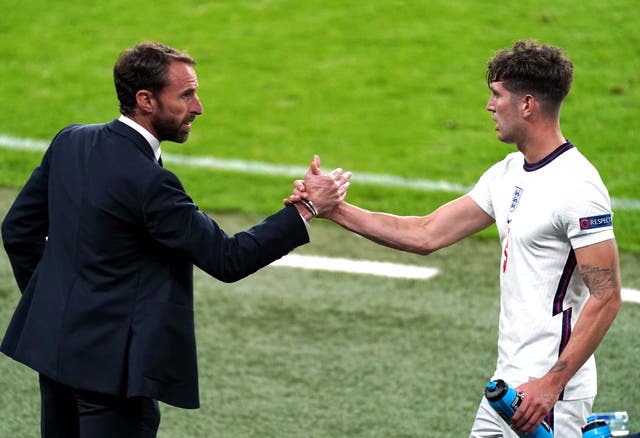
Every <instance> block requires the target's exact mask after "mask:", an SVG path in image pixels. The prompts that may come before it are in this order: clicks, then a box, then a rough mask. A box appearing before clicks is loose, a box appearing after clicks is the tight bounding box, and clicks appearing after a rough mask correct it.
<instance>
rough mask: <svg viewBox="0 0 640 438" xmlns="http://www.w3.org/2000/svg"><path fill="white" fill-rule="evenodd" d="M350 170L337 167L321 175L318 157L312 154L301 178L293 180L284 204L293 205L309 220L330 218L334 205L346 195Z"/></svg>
mask: <svg viewBox="0 0 640 438" xmlns="http://www.w3.org/2000/svg"><path fill="white" fill-rule="evenodd" d="M349 178H351V172H343V170H342V169H340V168H337V169H334V170H332V171H331V172H329V173H328V174H327V175H323V174H322V172H321V171H320V157H318V156H317V155H314V157H313V160H312V161H311V165H310V166H309V170H308V171H307V174H306V175H305V176H304V179H303V180H295V181H294V182H293V185H294V189H293V192H292V194H291V196H289V197H288V198H285V199H283V200H282V202H284V204H285V205H294V206H295V207H296V208H297V209H298V212H299V213H300V214H301V215H302V217H303V218H304V219H305V220H307V221H309V220H310V219H311V218H314V217H322V218H330V216H331V213H332V212H333V210H334V209H335V208H336V206H337V205H338V204H339V203H341V202H342V201H343V200H344V198H345V197H346V196H347V190H348V189H349V184H350V183H349Z"/></svg>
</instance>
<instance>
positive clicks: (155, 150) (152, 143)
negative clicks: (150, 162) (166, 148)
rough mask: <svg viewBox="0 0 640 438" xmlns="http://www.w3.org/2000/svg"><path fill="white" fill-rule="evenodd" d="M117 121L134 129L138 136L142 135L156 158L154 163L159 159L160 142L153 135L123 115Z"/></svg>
mask: <svg viewBox="0 0 640 438" xmlns="http://www.w3.org/2000/svg"><path fill="white" fill-rule="evenodd" d="M118 120H119V121H121V122H122V123H124V124H125V125H127V126H129V127H131V128H133V129H135V130H136V131H137V132H138V133H139V134H140V135H142V136H143V137H144V138H145V139H146V140H147V142H148V143H149V146H151V149H152V150H153V155H154V156H155V157H156V161H157V160H158V159H160V153H161V152H162V151H161V150H160V141H159V140H158V139H157V138H155V137H154V136H153V134H151V133H150V132H149V131H147V130H146V129H145V128H143V127H142V125H140V124H139V123H137V122H135V121H134V120H133V119H131V118H129V117H127V116H125V115H123V114H121V115H120V117H119V118H118Z"/></svg>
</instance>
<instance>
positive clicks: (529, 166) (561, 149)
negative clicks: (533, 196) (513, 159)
mask: <svg viewBox="0 0 640 438" xmlns="http://www.w3.org/2000/svg"><path fill="white" fill-rule="evenodd" d="M571 148H573V144H571V142H570V141H569V140H567V141H566V142H565V143H563V144H561V145H560V146H558V147H557V148H556V150H554V151H553V152H551V153H550V154H549V155H547V156H546V157H544V158H543V159H542V160H540V161H537V162H535V163H527V160H524V164H523V165H522V167H523V168H524V170H525V172H533V171H534V170H538V169H541V168H543V167H544V166H546V165H547V164H549V163H551V162H552V161H553V160H555V159H556V158H558V157H559V156H560V155H562V154H564V153H565V152H567V151H568V150H569V149H571Z"/></svg>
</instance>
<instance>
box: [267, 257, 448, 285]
mask: <svg viewBox="0 0 640 438" xmlns="http://www.w3.org/2000/svg"><path fill="white" fill-rule="evenodd" d="M271 266H278V267H286V268H301V269H312V270H319V271H332V272H346V273H350V274H365V275H376V276H379V277H392V278H408V279H415V280H427V279H429V278H432V277H434V276H436V275H437V274H438V270H437V269H436V268H426V267H422V266H415V265H402V264H398V263H387V262H374V261H368V260H350V259H343V258H332V257H319V256H307V255H296V254H289V255H286V256H284V257H283V258H281V259H280V260H276V261H275V262H273V263H272V264H271Z"/></svg>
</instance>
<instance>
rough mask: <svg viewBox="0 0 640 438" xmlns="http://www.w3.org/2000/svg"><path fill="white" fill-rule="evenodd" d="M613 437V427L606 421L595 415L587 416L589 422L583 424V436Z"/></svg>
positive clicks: (596, 437) (594, 437)
mask: <svg viewBox="0 0 640 438" xmlns="http://www.w3.org/2000/svg"><path fill="white" fill-rule="evenodd" d="M609 437H613V434H612V433H611V428H610V427H609V425H608V424H607V422H606V421H604V420H601V419H599V418H598V417H596V416H595V415H591V416H590V417H588V418H587V424H585V425H584V426H582V438H609Z"/></svg>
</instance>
